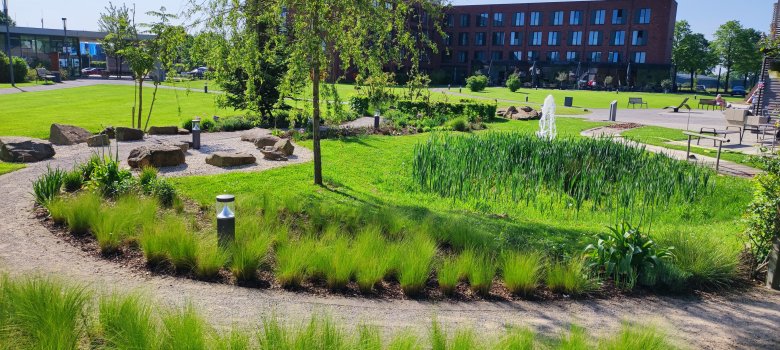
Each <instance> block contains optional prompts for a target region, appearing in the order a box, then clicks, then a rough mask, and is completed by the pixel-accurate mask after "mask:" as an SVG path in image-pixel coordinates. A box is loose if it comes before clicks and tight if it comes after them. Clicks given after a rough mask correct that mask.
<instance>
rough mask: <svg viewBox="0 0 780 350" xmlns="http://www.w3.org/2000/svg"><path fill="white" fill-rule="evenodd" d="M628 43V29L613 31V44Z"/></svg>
mask: <svg viewBox="0 0 780 350" xmlns="http://www.w3.org/2000/svg"><path fill="white" fill-rule="evenodd" d="M625 44H626V31H625V30H616V31H614V32H612V45H615V46H622V45H625Z"/></svg>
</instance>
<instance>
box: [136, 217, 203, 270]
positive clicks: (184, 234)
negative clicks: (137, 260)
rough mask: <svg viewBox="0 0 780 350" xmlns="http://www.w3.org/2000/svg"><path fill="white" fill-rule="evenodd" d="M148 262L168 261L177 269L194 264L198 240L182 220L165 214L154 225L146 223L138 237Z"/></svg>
mask: <svg viewBox="0 0 780 350" xmlns="http://www.w3.org/2000/svg"><path fill="white" fill-rule="evenodd" d="M139 243H140V246H141V251H143V253H144V256H145V257H146V261H147V263H148V264H150V265H152V266H155V265H159V264H161V263H163V262H170V263H171V264H172V265H173V266H174V268H175V269H176V270H177V271H187V270H189V269H191V268H193V267H195V266H196V263H197V252H198V240H197V237H196V236H195V235H193V234H192V233H191V232H189V229H188V227H187V224H186V223H184V221H183V220H181V219H179V218H177V217H174V216H171V215H166V216H164V217H163V218H162V219H161V220H159V221H158V222H157V224H156V225H148V226H145V227H144V229H143V233H142V234H141V236H140V238H139Z"/></svg>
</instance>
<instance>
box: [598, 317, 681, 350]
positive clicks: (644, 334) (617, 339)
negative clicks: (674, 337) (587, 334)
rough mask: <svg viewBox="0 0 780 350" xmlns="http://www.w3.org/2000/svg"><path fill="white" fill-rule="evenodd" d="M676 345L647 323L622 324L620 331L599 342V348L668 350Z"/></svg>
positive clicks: (606, 349) (607, 349) (605, 349)
mask: <svg viewBox="0 0 780 350" xmlns="http://www.w3.org/2000/svg"><path fill="white" fill-rule="evenodd" d="M676 348H677V347H676V346H674V345H673V344H671V343H669V341H668V340H667V339H666V337H665V336H664V335H663V333H661V332H660V331H659V330H658V329H657V328H655V327H653V326H647V325H642V326H639V325H632V324H628V323H626V324H623V326H622V328H621V330H620V332H619V333H618V334H617V335H615V336H612V337H609V338H606V339H603V340H602V341H601V342H600V343H599V349H603V350H623V349H642V350H668V349H676Z"/></svg>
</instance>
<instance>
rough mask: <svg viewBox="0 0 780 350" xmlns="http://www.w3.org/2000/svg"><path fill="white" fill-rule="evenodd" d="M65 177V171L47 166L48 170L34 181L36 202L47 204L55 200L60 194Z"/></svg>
mask: <svg viewBox="0 0 780 350" xmlns="http://www.w3.org/2000/svg"><path fill="white" fill-rule="evenodd" d="M64 177H65V172H64V171H62V170H60V169H54V170H52V169H51V168H49V167H47V168H46V172H45V173H43V175H41V176H40V177H38V178H37V179H35V181H33V194H34V195H35V203H38V205H43V206H45V205H46V204H48V203H49V202H51V201H52V200H54V199H55V198H56V197H57V196H58V195H59V194H60V189H61V188H62V183H63V178H64Z"/></svg>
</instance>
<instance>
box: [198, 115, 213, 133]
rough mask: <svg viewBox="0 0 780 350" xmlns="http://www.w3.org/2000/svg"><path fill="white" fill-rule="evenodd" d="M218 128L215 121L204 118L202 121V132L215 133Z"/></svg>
mask: <svg viewBox="0 0 780 350" xmlns="http://www.w3.org/2000/svg"><path fill="white" fill-rule="evenodd" d="M215 128H216V124H215V123H214V120H213V119H211V118H203V119H202V120H201V121H200V130H202V131H206V132H208V131H214V130H215Z"/></svg>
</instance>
